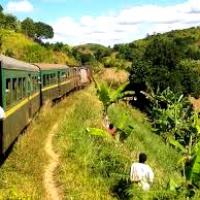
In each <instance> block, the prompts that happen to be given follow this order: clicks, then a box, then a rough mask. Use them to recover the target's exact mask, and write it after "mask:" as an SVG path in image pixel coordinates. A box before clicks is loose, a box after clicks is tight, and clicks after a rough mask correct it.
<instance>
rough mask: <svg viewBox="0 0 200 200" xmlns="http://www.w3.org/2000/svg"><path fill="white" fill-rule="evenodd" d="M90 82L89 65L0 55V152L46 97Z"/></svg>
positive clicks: (53, 97)
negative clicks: (0, 117)
mask: <svg viewBox="0 0 200 200" xmlns="http://www.w3.org/2000/svg"><path fill="white" fill-rule="evenodd" d="M90 82H91V70H90V69H89V68H88V67H84V66H82V67H69V66H67V65H64V64H46V63H33V64H30V63H26V62H23V61H19V60H17V59H14V58H11V57H7V56H4V55H0V84H1V85H0V106H1V107H2V108H3V110H4V111H5V119H4V120H0V156H1V155H4V154H5V153H6V152H7V150H8V149H9V148H10V147H11V146H12V144H13V143H14V141H15V140H16V138H17V137H18V135H19V134H20V133H21V132H22V131H23V130H24V129H25V128H26V127H27V126H28V124H29V123H30V122H31V120H32V119H33V118H34V116H35V115H36V113H38V112H39V110H40V108H41V106H42V105H43V104H44V103H45V102H46V101H49V100H50V101H54V100H56V99H60V98H61V97H64V96H65V95H66V94H68V93H69V92H70V91H72V90H75V89H79V88H82V87H84V86H86V85H87V84H89V83H90Z"/></svg>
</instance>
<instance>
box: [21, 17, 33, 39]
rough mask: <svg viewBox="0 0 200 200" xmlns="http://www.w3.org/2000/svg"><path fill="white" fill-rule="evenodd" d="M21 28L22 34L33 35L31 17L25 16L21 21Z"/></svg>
mask: <svg viewBox="0 0 200 200" xmlns="http://www.w3.org/2000/svg"><path fill="white" fill-rule="evenodd" d="M21 29H22V32H23V33H24V34H26V35H27V36H29V37H31V38H34V36H35V31H36V30H35V24H34V21H33V20H32V19H31V18H26V19H24V20H23V21H22V22H21Z"/></svg>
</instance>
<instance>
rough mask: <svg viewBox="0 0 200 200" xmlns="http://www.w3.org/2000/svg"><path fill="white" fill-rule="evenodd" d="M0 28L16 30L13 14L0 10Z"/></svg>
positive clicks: (15, 19) (16, 25)
mask: <svg viewBox="0 0 200 200" xmlns="http://www.w3.org/2000/svg"><path fill="white" fill-rule="evenodd" d="M0 28H5V29H12V30H17V29H18V24H17V18H16V17H15V16H13V15H10V14H4V13H2V12H0Z"/></svg>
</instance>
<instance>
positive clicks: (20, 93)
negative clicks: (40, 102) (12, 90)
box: [17, 78, 23, 100]
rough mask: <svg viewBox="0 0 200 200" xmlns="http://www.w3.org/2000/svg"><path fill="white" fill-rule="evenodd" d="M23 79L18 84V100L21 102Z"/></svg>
mask: <svg viewBox="0 0 200 200" xmlns="http://www.w3.org/2000/svg"><path fill="white" fill-rule="evenodd" d="M22 86H23V84H22V78H19V79H18V84H17V99H18V100H20V99H22V94H23V88H22Z"/></svg>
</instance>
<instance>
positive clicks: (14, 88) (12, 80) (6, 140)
mask: <svg viewBox="0 0 200 200" xmlns="http://www.w3.org/2000/svg"><path fill="white" fill-rule="evenodd" d="M0 60H1V62H2V74H3V76H2V77H3V78H2V83H3V96H4V102H3V108H4V110H5V113H6V118H5V120H4V121H3V136H2V141H3V147H2V149H3V153H5V151H6V150H7V149H8V147H9V146H10V145H11V144H12V143H13V142H14V140H15V139H16V137H17V136H18V135H19V134H20V133H21V131H22V130H23V129H24V128H25V127H26V126H27V125H28V123H29V122H30V121H31V119H32V117H33V116H34V115H35V113H36V112H37V111H38V109H39V107H40V104H39V93H38V92H36V91H35V90H33V88H36V87H38V83H35V84H36V86H35V85H34V83H33V82H32V77H34V79H35V80H36V79H37V78H38V75H39V71H38V69H37V68H35V66H33V65H29V64H27V63H24V62H21V61H17V60H15V59H12V58H8V57H5V56H2V55H1V56H0Z"/></svg>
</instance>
